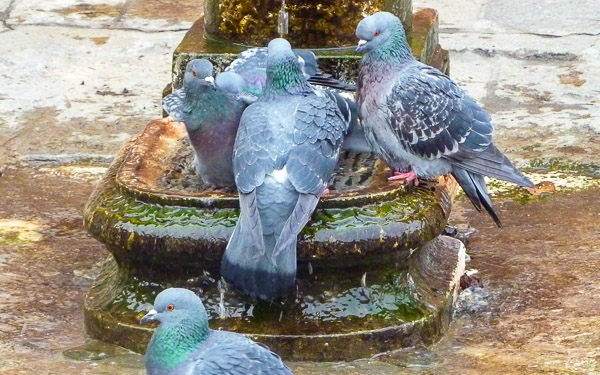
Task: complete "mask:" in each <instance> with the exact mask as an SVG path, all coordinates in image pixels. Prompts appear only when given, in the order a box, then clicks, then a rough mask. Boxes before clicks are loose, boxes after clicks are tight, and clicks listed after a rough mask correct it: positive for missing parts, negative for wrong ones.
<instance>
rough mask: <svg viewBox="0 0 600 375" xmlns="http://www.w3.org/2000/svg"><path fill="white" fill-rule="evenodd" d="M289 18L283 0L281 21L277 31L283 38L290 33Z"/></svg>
mask: <svg viewBox="0 0 600 375" xmlns="http://www.w3.org/2000/svg"><path fill="white" fill-rule="evenodd" d="M289 18H290V17H289V14H288V12H287V10H286V9H285V0H281V11H279V22H278V23H277V32H278V33H279V37H281V38H283V37H284V36H285V35H287V34H288V26H289Z"/></svg>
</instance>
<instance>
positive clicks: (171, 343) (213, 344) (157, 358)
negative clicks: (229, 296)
mask: <svg viewBox="0 0 600 375" xmlns="http://www.w3.org/2000/svg"><path fill="white" fill-rule="evenodd" d="M155 320H156V321H158V322H160V325H159V326H158V328H157V329H156V331H155V332H154V334H153V335H152V338H151V339H150V343H149V344H148V349H147V350H146V356H145V359H144V361H145V364H146V371H147V374H148V375H252V374H261V375H262V374H273V375H277V374H291V373H292V372H291V371H290V369H289V368H288V367H287V366H286V365H285V364H283V362H282V361H281V358H279V356H278V355H277V354H275V353H273V352H272V351H270V350H269V349H268V348H266V347H265V346H262V345H260V344H257V343H255V342H253V341H252V340H250V339H249V338H247V337H246V336H243V335H240V334H238V333H234V332H227V331H215V330H212V329H210V328H209V327H208V315H207V314H206V310H205V309H204V305H203V304H202V301H201V300H200V298H198V296H197V295H196V294H194V293H193V292H192V291H190V290H187V289H181V288H170V289H165V290H163V291H162V292H160V293H159V294H158V295H157V296H156V300H155V301H154V309H152V310H150V312H148V314H146V315H145V316H144V317H143V318H142V320H141V322H142V323H147V322H150V321H155Z"/></svg>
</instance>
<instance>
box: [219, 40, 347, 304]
mask: <svg viewBox="0 0 600 375" xmlns="http://www.w3.org/2000/svg"><path fill="white" fill-rule="evenodd" d="M347 128H348V121H347V120H346V119H344V116H343V115H342V113H341V111H340V109H339V108H338V106H337V104H336V101H335V97H334V95H333V94H332V93H331V92H329V91H326V90H319V89H316V88H314V87H313V86H311V85H310V84H309V83H308V82H307V80H306V78H305V77H304V75H303V74H302V70H301V66H300V63H299V62H298V60H297V59H296V56H295V55H294V53H293V52H292V49H291V46H290V44H289V43H288V42H287V41H286V40H285V39H280V38H279V39H273V40H272V41H271V42H270V43H269V45H268V58H267V80H266V85H265V88H264V91H263V93H262V95H261V96H260V98H259V99H258V100H257V101H256V102H255V103H253V104H251V105H250V106H248V108H247V109H246V110H245V111H244V114H243V115H242V118H241V121H240V126H239V129H238V134H237V137H236V140H235V145H234V151H233V170H234V173H235V182H236V185H237V187H238V192H239V201H240V217H239V219H238V222H237V225H236V227H235V229H234V231H233V234H232V236H231V238H230V240H229V243H228V244H227V247H226V249H225V254H224V255H223V260H222V263H221V276H223V277H224V278H225V280H227V281H228V282H230V283H231V284H233V285H234V286H235V287H237V288H238V289H240V290H242V291H243V292H245V293H246V294H248V295H250V296H252V297H257V298H259V299H263V300H273V299H276V298H279V297H284V296H286V295H289V294H291V293H292V291H293V290H294V286H295V277H296V242H297V235H298V234H299V233H300V231H301V230H302V228H304V226H305V225H306V223H307V222H308V220H309V219H310V217H311V215H312V212H313V211H314V209H315V207H316V205H317V203H318V201H319V198H320V197H321V195H322V194H323V191H324V190H325V188H326V185H327V183H328V181H329V180H330V178H331V176H332V174H333V171H334V169H335V167H336V164H337V161H338V157H339V154H340V150H341V145H342V141H343V138H344V134H345V133H346V131H347Z"/></svg>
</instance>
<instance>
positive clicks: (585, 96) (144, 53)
mask: <svg viewBox="0 0 600 375" xmlns="http://www.w3.org/2000/svg"><path fill="white" fill-rule="evenodd" d="M201 4H202V2H191V1H173V0H165V1H150V2H147V1H143V0H93V1H87V2H85V3H84V2H81V1H77V0H57V1H34V0H1V1H0V129H2V131H1V132H0V161H4V163H10V164H13V163H15V162H18V161H36V160H57V161H60V162H65V161H73V160H78V159H90V158H92V159H95V160H101V161H107V160H110V158H111V157H112V156H113V155H114V153H115V152H116V151H117V150H118V148H119V147H120V145H121V144H122V143H123V142H124V141H125V140H126V139H128V138H130V137H131V136H132V135H135V134H137V133H138V132H139V131H140V129H142V127H143V126H144V124H145V123H146V122H147V121H148V120H150V119H152V118H156V117H159V116H160V113H161V111H160V94H161V92H162V89H163V87H164V85H165V84H166V83H168V82H169V80H170V76H169V71H170V54H171V52H172V51H173V49H174V48H175V46H176V45H177V44H178V42H179V41H180V40H181V38H182V37H183V34H184V31H185V30H186V29H187V28H188V27H189V26H190V25H191V23H192V21H194V20H195V19H197V18H198V17H199V16H200V15H201V14H202V6H201ZM414 6H415V7H419V6H423V7H433V8H436V9H438V10H439V12H440V31H441V37H440V39H441V42H442V45H443V46H444V47H445V48H447V49H449V50H450V51H451V53H452V56H451V74H452V76H453V77H454V78H455V79H456V80H457V81H458V82H459V83H460V84H461V85H463V87H465V88H466V89H467V90H468V91H469V93H470V94H471V95H473V96H474V97H475V98H477V99H478V100H480V101H481V102H482V103H483V104H484V105H485V107H486V108H487V109H488V110H489V111H490V112H491V113H492V115H493V117H494V121H495V124H496V127H497V133H496V139H497V141H496V142H497V143H498V145H499V146H500V148H501V149H504V150H506V151H507V152H508V154H509V155H510V156H512V157H515V158H516V159H517V161H520V162H521V163H524V162H525V161H526V160H529V159H532V158H539V157H549V156H556V157H560V158H569V159H573V160H588V159H589V157H588V156H589V155H593V154H596V155H598V147H599V146H598V145H600V135H599V133H600V122H599V121H598V117H599V114H600V105H598V94H599V90H600V63H599V62H598V60H599V58H600V21H598V17H597V15H598V14H600V2H598V1H596V0H577V1H572V2H565V1H558V0H545V1H539V0H526V1H521V0H494V1H491V0H468V1H467V0H465V1H461V2H456V1H453V0H415V1H414Z"/></svg>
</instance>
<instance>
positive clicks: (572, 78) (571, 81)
mask: <svg viewBox="0 0 600 375" xmlns="http://www.w3.org/2000/svg"><path fill="white" fill-rule="evenodd" d="M581 74H583V73H582V72H580V71H577V70H573V71H571V72H569V73H568V74H559V75H558V78H559V79H560V83H562V84H563V85H571V86H575V87H579V86H581V85H583V84H584V83H585V79H581V78H579V76H580V75H581Z"/></svg>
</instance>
